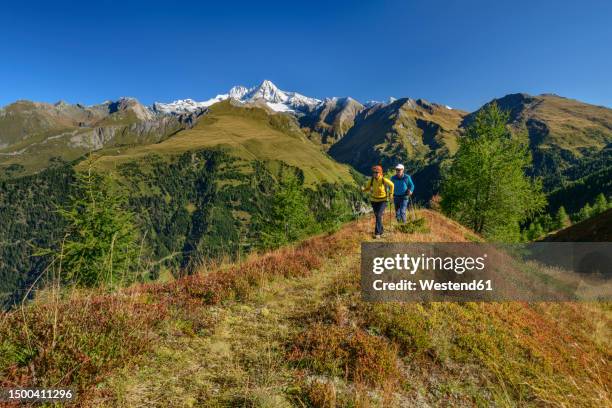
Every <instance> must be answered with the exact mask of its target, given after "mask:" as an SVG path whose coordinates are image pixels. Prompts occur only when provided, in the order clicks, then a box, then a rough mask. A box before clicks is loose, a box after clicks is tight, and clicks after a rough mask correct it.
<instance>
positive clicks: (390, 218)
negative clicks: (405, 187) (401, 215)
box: [389, 200, 393, 230]
mask: <svg viewBox="0 0 612 408" xmlns="http://www.w3.org/2000/svg"><path fill="white" fill-rule="evenodd" d="M392 224H393V216H392V214H391V200H389V230H390V229H391V226H392Z"/></svg>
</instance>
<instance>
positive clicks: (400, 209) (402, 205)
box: [391, 164, 414, 222]
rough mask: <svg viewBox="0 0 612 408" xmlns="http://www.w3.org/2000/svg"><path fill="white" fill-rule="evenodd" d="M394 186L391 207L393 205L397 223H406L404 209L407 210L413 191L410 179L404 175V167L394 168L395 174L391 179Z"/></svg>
mask: <svg viewBox="0 0 612 408" xmlns="http://www.w3.org/2000/svg"><path fill="white" fill-rule="evenodd" d="M391 181H392V182H393V185H394V186H395V190H394V194H393V205H395V218H396V219H397V221H398V222H406V208H408V198H409V197H410V196H411V195H412V192H413V191H414V183H413V182H412V178H411V177H410V176H409V175H408V174H405V173H404V165H403V164H398V165H397V166H395V174H394V175H393V176H392V177H391Z"/></svg>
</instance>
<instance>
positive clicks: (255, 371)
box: [88, 212, 469, 407]
mask: <svg viewBox="0 0 612 408" xmlns="http://www.w3.org/2000/svg"><path fill="white" fill-rule="evenodd" d="M423 215H424V216H425V217H426V218H428V219H429V220H430V221H433V219H434V218H435V216H434V215H433V213H425V212H423ZM370 224H371V220H369V219H366V220H361V221H359V222H357V223H354V224H353V225H352V226H351V227H352V228H351V235H352V236H353V239H354V242H355V245H353V246H352V248H351V250H349V251H348V252H347V253H344V254H343V255H342V256H339V257H336V258H330V259H328V260H326V261H325V262H324V264H323V265H322V266H321V267H319V268H317V269H316V270H312V271H311V273H310V274H308V275H307V276H303V277H297V278H274V279H273V280H264V281H262V282H261V283H260V285H259V286H258V287H256V288H255V289H254V291H253V292H252V293H250V294H249V297H248V300H246V301H244V300H242V301H240V300H233V301H230V302H227V303H225V304H223V305H222V306H220V307H219V306H214V307H210V308H207V310H206V312H205V317H203V320H206V321H207V322H213V323H212V324H210V326H209V327H207V328H206V330H203V331H201V332H200V333H197V334H193V335H180V336H168V337H167V338H166V339H165V341H164V342H162V343H161V344H159V346H157V347H156V348H155V349H154V351H153V352H152V353H151V354H150V355H147V356H144V357H143V358H141V359H139V360H137V361H135V362H134V363H133V364H130V365H129V366H127V367H124V368H123V369H121V370H119V371H118V372H116V373H114V375H113V376H111V377H110V378H109V379H108V380H107V381H105V383H104V385H102V387H101V388H100V390H99V391H98V392H97V393H96V396H95V397H94V399H93V400H91V402H89V403H88V405H89V404H91V405H92V406H99V405H106V406H109V407H110V406H124V407H138V406H143V407H144V406H149V407H150V406H160V407H164V406H168V404H169V401H172V402H171V405H172V406H220V407H221V406H228V407H231V406H261V407H288V406H306V405H307V404H312V403H313V401H312V398H311V397H309V396H304V395H303V393H304V390H302V389H301V388H304V385H305V383H304V382H303V378H301V376H303V372H302V371H303V370H302V371H301V370H299V369H298V368H296V365H295V364H288V362H287V353H288V348H289V347H290V346H291V343H292V341H295V339H296V337H299V336H300V334H301V333H302V332H303V330H304V327H305V326H309V325H312V324H313V323H315V322H317V323H318V322H320V321H321V320H324V317H322V315H321V308H322V306H323V307H325V306H330V305H333V306H330V307H334V308H335V309H336V310H334V311H333V312H334V313H336V312H339V313H342V312H343V310H344V309H346V307H345V306H344V305H341V304H340V303H339V302H338V301H337V300H338V299H339V298H340V297H342V295H341V293H343V292H346V289H347V285H349V286H351V291H350V294H349V297H350V299H351V302H355V301H359V300H358V299H357V296H356V295H357V292H356V289H357V288H356V287H355V286H354V285H355V283H356V280H355V279H356V278H357V276H358V268H359V246H358V244H359V242H361V241H362V240H368V239H370V233H371V232H370V229H371V226H370ZM436 225H437V227H436V228H434V231H433V233H431V232H430V233H426V234H414V235H406V234H402V233H398V232H394V230H393V229H392V228H388V230H389V232H388V233H387V235H386V240H388V241H406V240H407V238H409V239H410V240H414V241H429V240H432V241H433V240H450V239H452V240H465V234H469V233H468V231H467V230H465V229H464V228H463V227H461V226H459V225H458V224H455V223H451V222H446V223H444V224H439V223H438V224H436ZM175 324H176V322H175ZM179 325H180V323H179ZM174 329H175V328H172V327H170V328H167V329H166V330H167V331H168V332H169V333H171V332H173V331H174V332H180V330H174ZM314 391H315V392H317V390H314ZM323 391H324V392H325V390H323ZM352 391H356V390H352ZM364 393H365V391H364ZM323 398H325V396H323ZM351 399H352V402H353V403H355V404H357V405H364V406H367V405H370V404H369V403H367V400H368V399H371V398H367V396H366V397H365V398H364V396H362V395H360V394H359V392H357V393H356V394H355V395H353V396H352V398H351ZM377 400H378V401H379V402H380V403H382V399H381V397H380V396H377V395H375V396H374V403H375V402H376V401H377ZM328 402H331V401H328ZM322 405H326V402H323V403H322ZM351 405H352V404H351ZM376 405H378V404H376Z"/></svg>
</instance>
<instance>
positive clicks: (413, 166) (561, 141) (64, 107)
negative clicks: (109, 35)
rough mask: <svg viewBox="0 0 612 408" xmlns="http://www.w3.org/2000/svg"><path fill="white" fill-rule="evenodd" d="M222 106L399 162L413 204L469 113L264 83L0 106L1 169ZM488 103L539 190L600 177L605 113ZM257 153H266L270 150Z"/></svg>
mask: <svg viewBox="0 0 612 408" xmlns="http://www.w3.org/2000/svg"><path fill="white" fill-rule="evenodd" d="M224 101H230V102H231V104H232V106H236V107H245V108H249V109H253V108H260V109H263V110H264V111H266V112H267V114H268V115H272V116H273V115H275V114H281V115H284V116H285V117H286V118H287V119H286V121H287V123H289V122H290V123H291V126H292V127H293V128H294V130H295V129H297V131H298V132H299V133H301V134H302V135H304V136H305V137H306V138H307V139H310V141H312V142H313V144H315V145H318V146H319V147H320V148H321V150H322V151H323V152H326V153H327V154H329V155H330V156H331V157H332V158H333V159H335V160H336V161H339V162H341V163H346V164H349V165H350V166H352V167H354V168H355V169H357V170H359V171H360V172H362V173H368V172H369V167H370V166H371V165H372V164H374V163H381V164H382V165H383V166H384V167H386V168H389V167H392V166H394V165H395V164H396V163H397V162H403V163H404V164H405V165H406V166H407V168H408V170H409V171H410V172H411V173H412V174H413V175H414V177H415V179H416V181H417V184H418V185H419V188H418V189H417V197H418V198H419V199H422V200H427V199H428V198H429V197H431V196H432V195H433V194H434V193H435V192H436V191H437V186H438V184H439V181H440V167H441V166H442V165H443V163H444V162H445V161H446V160H448V159H449V158H450V157H451V156H452V155H453V154H454V152H455V150H456V148H457V140H458V138H460V137H461V135H462V134H463V130H464V129H465V127H466V126H467V125H469V123H470V122H471V120H472V119H473V117H474V115H475V114H476V113H477V112H478V110H477V111H475V112H472V113H469V112H465V111H462V110H459V109H451V108H450V107H449V106H447V105H443V104H437V103H431V102H428V101H425V100H423V99H416V100H415V99H411V98H399V99H395V98H390V99H389V101H387V102H371V101H370V102H366V103H364V104H362V103H360V102H359V101H357V100H355V99H353V98H351V97H330V98H325V99H322V100H321V99H317V98H312V97H308V96H304V95H302V94H300V93H298V92H290V91H284V90H281V89H279V88H278V87H277V86H276V85H274V84H273V83H272V82H271V81H269V80H264V81H263V82H262V83H261V84H259V85H258V86H255V87H251V88H247V87H245V86H234V87H233V88H231V89H230V90H229V91H228V92H227V93H225V94H220V95H217V96H216V97H214V98H211V99H209V100H206V101H194V100H192V99H183V100H177V101H174V102H171V103H161V102H156V103H154V104H153V105H152V106H144V105H142V104H140V103H139V102H138V101H137V100H136V99H134V98H121V99H119V100H118V101H107V102H104V103H102V104H99V105H93V106H83V105H81V104H75V105H71V104H67V103H65V102H58V103H56V104H47V103H38V102H30V101H17V102H15V103H13V104H10V105H8V106H6V107H4V108H2V109H0V172H2V169H4V173H5V175H6V176H10V175H12V174H16V175H19V174H31V173H33V172H37V171H40V170H42V169H44V168H46V167H48V166H49V165H51V164H53V163H57V162H58V161H71V160H75V159H78V158H79V157H81V156H82V155H83V154H85V153H87V152H92V151H101V150H103V149H107V148H112V147H115V148H117V147H130V146H131V147H137V146H148V145H154V144H157V143H160V142H163V141H164V140H166V139H168V138H170V137H172V136H173V135H176V134H177V133H180V132H181V131H185V130H188V129H189V128H191V127H192V126H194V124H195V123H196V122H197V121H198V120H199V119H200V118H201V117H203V116H205V115H206V113H207V112H208V110H209V108H210V107H211V106H213V105H215V104H218V103H220V102H224ZM489 103H497V104H498V105H499V106H500V107H501V108H502V109H505V110H508V111H509V112H510V123H509V125H510V126H512V127H513V128H514V130H515V131H516V132H515V133H516V134H517V135H522V137H525V138H526V141H527V142H528V144H529V147H530V149H531V152H532V155H533V159H534V167H533V175H535V176H539V177H542V179H543V182H544V187H545V189H546V191H549V192H552V191H553V190H558V189H563V188H566V187H568V188H569V186H570V185H571V184H572V183H575V182H576V181H578V180H581V179H583V178H585V177H588V176H590V175H591V174H593V173H596V172H602V171H603V172H604V174H608V173H606V172H609V168H610V155H609V153H608V152H609V151H610V144H611V143H612V109H609V108H607V107H603V106H594V105H590V104H587V103H583V102H580V101H576V100H573V99H568V98H564V97H561V96H558V95H554V94H543V95H538V96H532V95H527V94H524V93H517V94H510V95H506V96H504V97H501V98H498V99H494V100H492V101H490V102H489ZM484 106H486V104H485V105H484ZM484 106H483V107H484ZM234 112H239V110H234ZM241 130H244V131H245V132H247V133H248V131H247V129H241ZM169 143H170V144H171V142H169ZM219 143H221V141H220V142H219ZM221 144H222V143H221ZM265 149H269V151H270V155H271V156H273V155H274V147H273V146H272V145H270V146H268V147H264V150H265ZM260 151H262V149H260ZM0 174H1V173H0ZM599 178H601V175H600V176H599ZM561 195H563V194H561ZM557 201H558V200H557Z"/></svg>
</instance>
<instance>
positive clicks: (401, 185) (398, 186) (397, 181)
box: [391, 173, 414, 197]
mask: <svg viewBox="0 0 612 408" xmlns="http://www.w3.org/2000/svg"><path fill="white" fill-rule="evenodd" d="M391 181H392V182H393V184H394V186H395V189H394V194H393V195H394V196H395V197H402V196H405V195H406V194H408V191H410V192H411V193H412V192H413V191H414V183H413V182H412V178H411V177H410V176H409V175H408V174H406V173H404V177H402V178H399V177H397V176H396V175H393V176H391Z"/></svg>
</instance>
